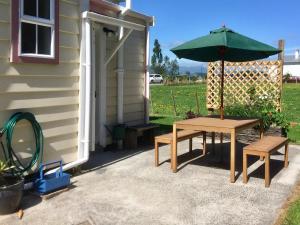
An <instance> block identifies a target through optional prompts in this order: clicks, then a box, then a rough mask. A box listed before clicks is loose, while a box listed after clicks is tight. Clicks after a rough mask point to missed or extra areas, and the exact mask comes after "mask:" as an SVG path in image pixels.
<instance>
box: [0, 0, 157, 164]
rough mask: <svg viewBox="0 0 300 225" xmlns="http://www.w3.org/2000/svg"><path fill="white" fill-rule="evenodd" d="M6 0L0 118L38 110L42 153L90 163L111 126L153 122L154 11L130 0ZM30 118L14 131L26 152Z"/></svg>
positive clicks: (0, 10) (0, 32)
mask: <svg viewBox="0 0 300 225" xmlns="http://www.w3.org/2000/svg"><path fill="white" fill-rule="evenodd" d="M118 2H119V1H104V0H49V1H44V0H32V1H27V0H26V1H24V0H1V1H0V49H1V51H0V92H1V98H0V123H1V124H4V122H5V121H6V120H7V119H8V118H9V117H10V116H11V115H12V114H13V113H15V112H18V111H28V112H32V113H34V114H35V116H36V118H37V120H38V122H39V123H40V125H41V127H42V129H43V134H44V141H45V143H44V161H53V160H60V159H62V160H63V162H64V164H65V167H64V168H65V169H69V168H72V167H74V166H77V165H79V164H82V163H84V162H85V161H86V160H87V159H88V157H89V151H92V150H94V148H95V147H94V146H95V144H99V145H101V146H103V147H105V146H106V145H107V144H109V143H111V137H110V135H109V133H108V132H107V130H106V126H112V125H115V124H123V123H125V124H128V125H134V124H140V123H147V122H148V120H149V117H148V98H149V85H148V83H149V82H148V80H147V79H148V77H149V76H148V70H147V69H148V61H149V27H150V26H153V17H150V16H146V15H143V14H141V13H139V12H136V11H133V10H132V9H131V1H130V0H126V2H125V1H124V2H123V3H122V4H123V5H121V4H119V3H118ZM30 129H31V128H30V125H29V124H28V123H27V122H20V123H19V124H18V127H17V128H16V130H15V134H14V148H15V150H17V151H18V154H19V155H20V156H21V157H23V158H26V157H28V155H30V151H32V149H34V148H35V145H34V136H33V134H32V132H30Z"/></svg>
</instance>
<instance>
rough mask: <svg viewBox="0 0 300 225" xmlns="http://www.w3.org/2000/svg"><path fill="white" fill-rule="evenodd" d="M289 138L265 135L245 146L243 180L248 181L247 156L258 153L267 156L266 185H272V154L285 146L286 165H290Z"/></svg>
mask: <svg viewBox="0 0 300 225" xmlns="http://www.w3.org/2000/svg"><path fill="white" fill-rule="evenodd" d="M288 142H289V140H288V138H285V137H274V136H265V137H263V138H262V139H260V140H258V141H256V142H254V143H252V144H250V145H248V146H246V147H244V151H243V182H244V183H247V182H248V177H247V164H248V163H247V156H248V155H256V156H260V158H265V186H266V187H269V186H270V155H271V154H272V153H274V152H276V151H277V150H279V149H280V148H281V147H283V146H285V152H284V167H287V166H288Z"/></svg>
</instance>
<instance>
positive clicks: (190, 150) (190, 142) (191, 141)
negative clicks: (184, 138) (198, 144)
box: [189, 138, 193, 153]
mask: <svg viewBox="0 0 300 225" xmlns="http://www.w3.org/2000/svg"><path fill="white" fill-rule="evenodd" d="M192 152H193V138H190V139H189V153H192Z"/></svg>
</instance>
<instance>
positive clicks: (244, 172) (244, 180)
mask: <svg viewBox="0 0 300 225" xmlns="http://www.w3.org/2000/svg"><path fill="white" fill-rule="evenodd" d="M247 158H248V157H247V153H246V152H245V151H244V152H243V183H245V184H246V183H247V182H248V175H247V167H248V162H247Z"/></svg>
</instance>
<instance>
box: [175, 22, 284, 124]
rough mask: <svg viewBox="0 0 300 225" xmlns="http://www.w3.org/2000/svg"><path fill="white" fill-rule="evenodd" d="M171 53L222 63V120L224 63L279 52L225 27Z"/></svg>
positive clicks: (254, 58) (191, 58) (196, 59)
mask: <svg viewBox="0 0 300 225" xmlns="http://www.w3.org/2000/svg"><path fill="white" fill-rule="evenodd" d="M171 51H172V52H173V53H174V54H175V55H176V56H177V57H178V58H185V59H190V60H195V61H202V62H214V61H218V60H221V61H222V64H221V65H222V70H221V71H222V73H221V105H220V113H221V119H224V106H223V102H224V97H223V94H224V61H230V62H244V61H252V60H258V59H264V58H267V57H269V56H271V55H275V54H278V53H279V52H281V50H279V49H277V48H274V47H272V46H270V45H267V44H264V43H262V42H259V41H256V40H254V39H251V38H249V37H246V36H244V35H241V34H239V33H236V32H234V31H233V30H231V29H228V28H226V27H222V28H220V29H217V30H213V31H211V32H210V34H209V35H206V36H203V37H200V38H197V39H194V40H192V41H188V42H186V43H184V44H181V45H179V46H177V47H175V48H173V49H171Z"/></svg>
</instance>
